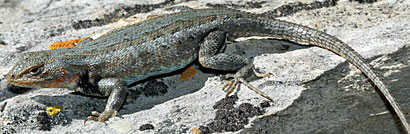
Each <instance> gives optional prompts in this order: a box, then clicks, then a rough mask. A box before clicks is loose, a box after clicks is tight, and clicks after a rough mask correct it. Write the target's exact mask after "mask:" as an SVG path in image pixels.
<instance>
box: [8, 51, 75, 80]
mask: <svg viewBox="0 0 410 134" xmlns="http://www.w3.org/2000/svg"><path fill="white" fill-rule="evenodd" d="M53 57H54V56H53V53H52V52H49V51H40V52H27V53H24V54H22V55H20V56H19V57H18V59H17V62H16V64H15V65H14V67H13V68H12V69H11V70H10V71H9V72H8V73H7V75H6V79H7V81H8V82H9V83H10V84H13V85H16V86H21V87H32V88H54V87H65V86H66V85H68V84H71V83H73V82H74V81H76V79H77V78H78V77H79V73H78V72H75V70H73V69H66V68H67V67H65V66H67V65H68V64H65V63H64V62H62V61H61V60H58V59H56V58H53Z"/></svg>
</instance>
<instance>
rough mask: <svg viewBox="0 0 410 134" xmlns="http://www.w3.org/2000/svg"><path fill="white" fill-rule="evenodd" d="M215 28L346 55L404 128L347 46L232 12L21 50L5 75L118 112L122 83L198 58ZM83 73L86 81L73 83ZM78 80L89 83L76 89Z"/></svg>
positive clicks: (187, 15) (176, 17)
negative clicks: (90, 98) (99, 101)
mask: <svg viewBox="0 0 410 134" xmlns="http://www.w3.org/2000/svg"><path fill="white" fill-rule="evenodd" d="M215 31H222V32H224V33H226V35H227V38H228V39H229V40H231V39H234V38H238V37H247V36H268V37H273V38H278V39H287V40H290V41H294V42H297V43H300V44H311V45H316V46H319V47H322V48H325V49H327V50H330V51H332V52H334V53H336V54H338V55H340V56H342V57H344V58H346V59H347V60H348V61H350V62H351V63H352V64H354V65H355V66H356V67H358V68H359V69H360V70H361V71H362V72H363V73H364V74H366V75H367V76H368V77H369V78H370V79H371V80H372V81H373V82H374V84H375V85H376V86H377V87H378V88H379V89H380V90H381V92H382V93H383V94H384V95H385V97H386V98H387V100H388V101H389V102H390V104H391V105H392V106H393V108H394V109H395V111H396V113H398V115H399V117H400V119H401V120H402V122H403V123H404V126H405V127H406V129H407V130H410V128H409V127H408V124H407V121H406V119H405V117H404V114H403V113H402V111H401V110H400V107H399V105H398V104H397V102H396V101H395V100H394V98H393V96H392V95H391V93H390V92H389V90H388V89H387V88H386V87H385V85H384V83H383V82H382V81H381V80H380V78H379V77H378V76H377V75H376V74H375V73H374V71H373V70H372V69H371V67H370V66H369V64H367V63H366V62H365V61H364V60H363V58H362V57H361V56H360V55H359V54H358V53H357V52H355V51H354V50H353V49H351V48H350V47H349V46H348V45H346V44H345V43H343V42H342V41H340V40H339V39H337V38H335V37H333V36H330V35H328V34H326V33H324V32H320V31H317V30H315V29H312V28H308V27H305V26H301V25H298V24H294V23H290V22H286V21H280V20H275V19H269V18H265V17H260V16H258V15H253V14H249V13H244V12H237V11H234V10H193V11H189V12H183V13H176V14H171V15H166V16H162V17H157V18H153V19H150V20H148V21H144V22H141V23H137V24H134V25H130V26H126V27H123V28H120V29H117V30H114V31H112V32H109V33H107V34H105V35H103V36H102V37H100V38H97V39H95V40H91V41H88V42H85V43H83V44H82V45H80V46H79V47H73V48H65V49H57V50H48V51H40V52H30V53H26V54H24V55H22V56H21V58H20V59H19V61H18V62H17V64H16V65H15V67H13V69H12V70H11V71H10V72H9V74H8V75H7V79H8V80H9V82H10V83H13V84H15V85H19V86H25V87H66V88H69V89H73V90H76V91H80V92H83V93H86V94H89V95H95V96H108V95H109V96H110V97H109V99H108V103H107V106H106V110H105V112H104V113H106V111H111V110H116V111H118V110H119V108H120V106H121V105H122V102H123V101H124V99H125V94H124V92H126V84H131V83H133V82H136V81H140V80H143V79H146V78H148V77H151V76H156V75H160V74H166V73H169V72H173V71H175V70H178V69H180V68H183V67H185V66H186V65H187V64H189V63H191V62H192V61H193V60H195V59H196V58H197V57H198V53H199V51H201V50H200V46H201V44H205V45H206V43H202V42H203V40H204V39H206V37H207V36H208V35H210V33H213V32H215ZM212 39H214V38H212ZM212 39H210V40H212ZM205 42H206V41H205ZM220 45H224V44H220ZM218 55H219V53H213V55H212V54H210V55H207V56H211V57H212V56H218ZM232 57H236V56H224V57H222V58H216V59H214V60H208V61H205V62H206V63H215V62H221V63H229V65H233V63H238V62H239V63H242V62H243V61H238V60H235V59H238V58H232ZM234 65H238V66H239V67H237V68H235V70H237V69H239V68H241V67H242V66H244V64H234ZM245 65H246V64H245ZM209 67H210V68H212V66H209ZM218 69H220V70H232V69H225V68H218ZM84 77H87V78H88V82H85V83H84V82H83V83H79V81H81V79H83V78H84ZM45 80H48V81H45ZM125 83H126V84H125ZM82 84H89V85H94V86H90V87H91V88H88V89H87V88H81V87H84V86H82ZM79 87H80V88H79ZM95 87H98V88H95ZM124 87H125V88H124ZM104 113H103V114H104Z"/></svg>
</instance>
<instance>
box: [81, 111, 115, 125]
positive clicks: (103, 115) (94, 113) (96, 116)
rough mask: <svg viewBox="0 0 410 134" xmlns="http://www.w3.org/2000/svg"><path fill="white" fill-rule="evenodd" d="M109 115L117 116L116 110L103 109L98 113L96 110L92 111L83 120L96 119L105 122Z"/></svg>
mask: <svg viewBox="0 0 410 134" xmlns="http://www.w3.org/2000/svg"><path fill="white" fill-rule="evenodd" d="M111 117H118V112H117V110H114V109H111V110H105V111H104V112H103V113H99V112H97V111H92V112H91V114H90V115H89V116H88V117H87V119H85V121H84V124H85V122H87V121H88V120H92V121H98V122H105V121H107V120H108V119H110V118H111Z"/></svg>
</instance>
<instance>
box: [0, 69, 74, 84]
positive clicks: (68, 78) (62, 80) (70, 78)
mask: <svg viewBox="0 0 410 134" xmlns="http://www.w3.org/2000/svg"><path fill="white" fill-rule="evenodd" d="M64 74H65V75H62V76H61V77H59V78H42V79H16V78H15V76H14V75H12V74H11V75H10V74H7V75H6V79H7V81H8V82H9V83H10V84H13V85H16V86H21V87H42V88H56V87H61V86H64V85H66V84H70V83H72V82H75V81H76V80H77V79H78V77H79V76H80V73H77V74H75V75H68V73H67V72H66V71H65V72H64Z"/></svg>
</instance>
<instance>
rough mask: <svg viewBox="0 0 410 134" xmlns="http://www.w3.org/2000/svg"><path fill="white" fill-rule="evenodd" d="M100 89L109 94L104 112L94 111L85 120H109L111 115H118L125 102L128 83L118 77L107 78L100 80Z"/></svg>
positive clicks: (106, 94)
mask: <svg viewBox="0 0 410 134" xmlns="http://www.w3.org/2000/svg"><path fill="white" fill-rule="evenodd" d="M98 90H99V91H100V92H101V93H103V94H104V95H105V96H108V95H109V97H108V100H107V105H106V106H105V110H104V112H103V113H101V114H100V113H98V112H97V111H93V112H92V113H91V115H90V116H88V117H87V119H86V120H85V121H84V123H85V122H86V121H87V120H93V121H98V122H104V121H107V120H108V119H109V118H111V117H117V116H118V111H119V110H120V107H121V106H122V104H123V103H124V100H125V97H126V94H127V84H126V83H125V82H124V81H122V80H120V79H116V78H105V79H101V80H100V81H99V82H98Z"/></svg>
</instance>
